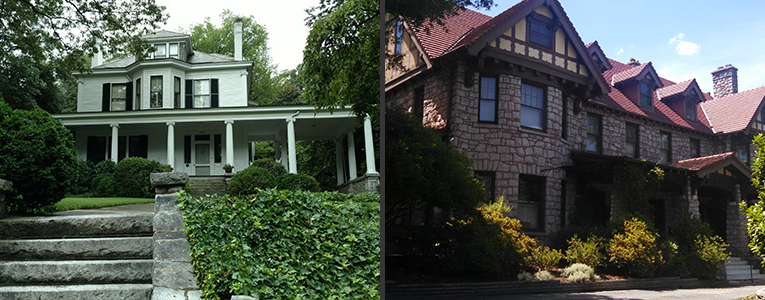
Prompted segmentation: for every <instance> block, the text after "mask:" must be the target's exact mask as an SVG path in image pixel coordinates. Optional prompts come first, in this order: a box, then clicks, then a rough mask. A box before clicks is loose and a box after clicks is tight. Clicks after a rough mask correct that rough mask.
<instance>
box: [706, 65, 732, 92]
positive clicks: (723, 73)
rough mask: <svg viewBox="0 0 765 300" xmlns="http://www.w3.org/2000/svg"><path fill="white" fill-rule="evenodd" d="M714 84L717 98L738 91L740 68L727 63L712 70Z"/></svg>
mask: <svg viewBox="0 0 765 300" xmlns="http://www.w3.org/2000/svg"><path fill="white" fill-rule="evenodd" d="M712 85H713V89H714V96H715V99H716V98H720V97H725V96H727V95H731V94H735V93H738V69H737V68H736V67H734V66H732V65H725V66H724V67H719V68H717V70H714V71H712Z"/></svg>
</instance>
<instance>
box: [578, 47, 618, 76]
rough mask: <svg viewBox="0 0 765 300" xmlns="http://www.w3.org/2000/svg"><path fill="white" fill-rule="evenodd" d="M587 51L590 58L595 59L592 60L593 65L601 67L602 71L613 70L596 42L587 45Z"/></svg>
mask: <svg viewBox="0 0 765 300" xmlns="http://www.w3.org/2000/svg"><path fill="white" fill-rule="evenodd" d="M585 47H587V51H588V52H589V53H590V57H593V56H594V57H595V58H597V59H595V58H593V60H595V63H597V64H600V65H602V67H603V70H601V72H602V71H605V70H610V69H611V68H613V66H612V65H611V63H610V62H608V57H606V54H605V53H603V49H601V48H600V45H599V44H598V41H594V42H592V43H589V44H587V46H585Z"/></svg>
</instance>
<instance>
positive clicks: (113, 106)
mask: <svg viewBox="0 0 765 300" xmlns="http://www.w3.org/2000/svg"><path fill="white" fill-rule="evenodd" d="M234 36H235V54H234V57H233V58H232V57H229V56H225V55H220V54H208V53H203V52H200V51H194V48H193V45H192V44H191V38H190V36H189V35H186V34H182V33H175V32H170V31H159V32H156V33H153V34H148V35H145V36H143V39H144V40H146V41H147V42H148V43H150V44H151V45H152V46H154V47H155V49H156V50H155V52H154V53H152V55H150V57H148V58H146V59H145V60H143V61H139V60H136V58H135V57H127V58H122V59H116V60H113V61H109V62H103V58H102V55H101V54H100V53H97V54H96V55H94V57H93V60H92V73H90V74H79V73H78V74H76V76H77V77H78V94H77V112H76V113H71V114H56V115H54V117H55V118H57V119H59V120H61V121H62V123H63V124H64V126H66V127H67V128H69V129H70V130H72V131H73V132H74V136H75V144H76V147H77V151H78V157H79V159H81V160H91V161H94V162H99V161H102V160H105V159H111V160H113V161H115V162H116V161H118V160H119V159H122V158H125V157H132V156H137V157H145V158H149V159H152V160H156V161H159V162H161V163H167V164H170V165H172V167H173V168H174V170H175V171H182V172H187V173H188V174H189V175H192V176H206V175H223V174H224V171H223V169H222V166H223V165H224V164H226V163H230V164H232V165H234V167H235V170H242V169H243V168H246V167H247V166H248V165H249V163H250V162H251V160H252V156H251V155H250V149H249V147H251V142H254V141H274V142H275V143H274V145H275V148H276V149H275V150H276V159H277V160H279V161H280V162H282V164H284V166H285V167H286V168H287V170H288V171H289V172H290V173H297V166H296V157H295V155H296V154H295V141H296V140H335V141H336V145H337V148H336V150H337V151H338V153H337V157H338V158H342V159H338V162H339V163H338V166H337V172H338V184H342V183H344V182H346V181H349V180H353V179H355V177H356V176H355V174H356V170H355V169H356V167H355V166H356V163H355V160H356V157H355V149H353V147H354V146H353V145H354V143H353V135H352V134H349V133H351V132H352V131H353V130H354V127H355V122H356V115H354V114H353V113H351V112H350V109H349V108H348V107H345V108H338V109H336V110H335V111H334V113H331V112H329V111H327V110H315V108H314V107H313V106H306V105H301V106H270V107H256V106H248V102H247V95H248V94H249V82H250V78H251V77H252V66H253V62H251V61H244V60H242V23H241V22H240V21H239V22H237V23H235V25H234ZM364 129H365V137H366V141H365V142H366V144H365V145H366V147H365V149H366V155H365V156H366V159H367V161H368V162H372V163H367V164H366V165H367V166H368V167H367V172H366V173H367V174H373V175H377V174H378V173H377V171H376V170H375V164H374V156H373V147H374V146H373V145H372V129H371V124H370V122H369V118H368V117H367V118H366V121H365V126H364ZM345 139H348V141H349V142H348V143H347V144H348V146H343V142H344V141H345ZM346 150H347V151H348V152H347V154H345V153H344V151H346ZM346 155H347V157H348V159H347V163H345V158H344V157H346Z"/></svg>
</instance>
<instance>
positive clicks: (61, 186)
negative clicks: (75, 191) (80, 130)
mask: <svg viewBox="0 0 765 300" xmlns="http://www.w3.org/2000/svg"><path fill="white" fill-rule="evenodd" d="M77 173H78V167H77V150H76V148H75V147H74V139H73V138H72V133H71V132H70V131H69V130H68V129H66V128H64V126H63V125H61V122H60V121H58V120H56V119H54V118H53V117H51V116H50V114H48V113H47V112H45V111H43V110H41V109H35V110H13V109H11V108H10V106H8V105H7V104H6V103H5V101H3V100H2V99H1V98H0V174H2V177H3V179H5V180H9V181H11V182H13V189H14V192H13V195H12V196H10V197H8V199H7V200H6V201H7V202H8V208H9V209H10V210H11V211H15V212H28V213H35V212H43V211H45V210H46V209H49V208H50V207H52V205H53V204H54V203H56V202H58V201H60V200H61V199H63V198H64V196H65V195H66V194H67V192H69V191H70V189H71V188H72V187H73V186H75V185H76V184H77V179H78V175H77Z"/></svg>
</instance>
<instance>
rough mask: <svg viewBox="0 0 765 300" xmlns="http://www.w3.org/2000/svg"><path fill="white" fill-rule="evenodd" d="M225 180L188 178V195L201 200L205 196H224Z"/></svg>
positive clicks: (221, 178) (219, 178)
mask: <svg viewBox="0 0 765 300" xmlns="http://www.w3.org/2000/svg"><path fill="white" fill-rule="evenodd" d="M226 190H227V189H226V178H225V177H222V176H218V177H190V178H189V193H191V196H192V197H194V198H201V197H203V196H205V195H215V194H218V195H223V194H226Z"/></svg>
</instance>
